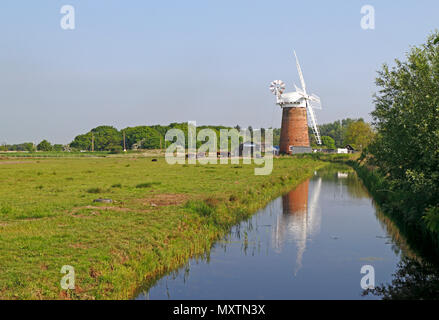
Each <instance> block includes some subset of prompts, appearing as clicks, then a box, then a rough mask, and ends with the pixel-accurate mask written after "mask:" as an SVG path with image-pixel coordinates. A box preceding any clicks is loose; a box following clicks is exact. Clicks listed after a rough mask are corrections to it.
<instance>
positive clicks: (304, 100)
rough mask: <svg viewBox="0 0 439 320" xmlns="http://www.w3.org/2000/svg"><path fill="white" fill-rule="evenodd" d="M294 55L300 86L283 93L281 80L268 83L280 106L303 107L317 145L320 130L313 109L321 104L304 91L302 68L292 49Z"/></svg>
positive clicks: (312, 95) (320, 140)
mask: <svg viewBox="0 0 439 320" xmlns="http://www.w3.org/2000/svg"><path fill="white" fill-rule="evenodd" d="M294 56H295V57H296V66H297V72H298V73H299V78H300V83H301V85H302V88H298V87H297V86H296V85H294V87H295V89H296V91H295V92H287V93H283V91H284V90H285V83H284V82H283V81H281V80H275V81H273V82H272V83H271V84H270V90H271V92H272V93H273V94H274V95H275V96H276V100H277V101H276V103H277V104H278V105H280V106H281V107H282V108H284V107H288V108H290V107H305V108H306V109H307V112H308V119H309V122H310V126H311V129H312V131H313V133H314V137H315V139H316V141H317V144H318V145H321V144H322V139H321V137H320V131H319V128H318V125H317V119H316V115H315V113H314V108H315V109H321V108H322V104H321V101H320V98H319V97H318V96H316V95H315V94H311V95H308V93H307V92H306V84H305V79H304V77H303V73H302V68H301V67H300V63H299V59H298V58H297V54H296V51H294Z"/></svg>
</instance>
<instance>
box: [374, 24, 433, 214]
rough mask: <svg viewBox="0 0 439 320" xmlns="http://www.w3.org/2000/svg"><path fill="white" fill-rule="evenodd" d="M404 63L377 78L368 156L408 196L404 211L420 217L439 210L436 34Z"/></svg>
mask: <svg viewBox="0 0 439 320" xmlns="http://www.w3.org/2000/svg"><path fill="white" fill-rule="evenodd" d="M406 59H407V60H406V61H400V60H395V66H394V67H392V68H390V67H389V66H388V65H384V66H383V67H382V70H381V71H380V72H379V75H378V78H377V80H376V84H377V85H378V87H379V88H380V89H379V92H378V93H377V94H376V95H375V110H374V111H373V112H372V116H373V120H374V124H375V127H376V128H377V133H378V134H377V139H375V141H374V142H373V143H372V145H371V146H370V147H369V151H370V153H371V154H372V155H373V160H374V163H375V164H376V165H377V166H379V167H380V169H381V170H382V172H383V173H384V175H385V176H386V177H387V179H388V180H390V181H391V182H392V187H393V189H394V190H401V191H404V192H405V193H406V194H407V198H406V201H404V203H403V204H404V206H405V211H407V212H409V211H410V209H412V212H415V213H416V212H420V213H419V214H423V209H424V208H427V207H437V206H438V204H439V198H438V194H439V90H438V88H439V33H438V32H436V33H434V34H432V35H431V36H430V37H428V39H427V41H426V43H425V44H423V45H421V46H419V47H413V48H412V49H411V50H410V52H409V53H408V54H407V55H406ZM431 210H433V209H430V211H431ZM431 212H434V210H433V211H431Z"/></svg>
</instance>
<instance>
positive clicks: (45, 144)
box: [37, 140, 53, 151]
mask: <svg viewBox="0 0 439 320" xmlns="http://www.w3.org/2000/svg"><path fill="white" fill-rule="evenodd" d="M37 150H38V151H52V150H53V146H52V144H51V143H50V142H49V141H47V140H43V141H41V142H40V143H39V144H38V145H37Z"/></svg>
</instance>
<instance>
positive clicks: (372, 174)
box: [348, 161, 439, 264]
mask: <svg viewBox="0 0 439 320" xmlns="http://www.w3.org/2000/svg"><path fill="white" fill-rule="evenodd" d="M348 164H349V165H351V166H352V167H353V168H354V169H355V171H356V172H357V174H358V176H359V177H360V178H361V180H362V181H363V183H364V185H365V186H366V188H367V189H368V190H369V192H370V193H371V194H372V196H373V198H374V200H375V201H376V202H377V203H378V204H379V206H380V208H381V209H382V211H383V212H384V213H385V214H386V215H387V216H388V217H390V218H391V219H392V221H393V222H394V223H395V224H396V225H397V227H398V228H399V230H400V232H401V233H402V234H403V235H404V237H405V238H406V239H407V241H408V242H409V243H410V246H411V247H412V249H413V250H415V251H416V252H417V253H419V254H420V255H421V256H422V257H424V258H425V259H426V260H427V261H429V262H433V263H435V264H438V263H439V235H438V234H437V232H432V231H431V230H430V228H429V227H428V224H427V222H426V221H425V218H424V217H425V215H426V210H425V208H416V207H407V206H406V205H405V202H406V201H407V199H408V198H409V197H410V195H409V194H407V193H406V192H404V191H403V190H397V189H394V188H392V185H391V182H390V181H388V180H387V179H385V177H384V176H383V175H382V174H380V172H379V170H374V169H373V168H370V167H368V166H367V165H365V164H360V163H359V162H357V161H349V162H348Z"/></svg>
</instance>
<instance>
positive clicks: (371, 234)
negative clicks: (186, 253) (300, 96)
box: [138, 166, 438, 299]
mask: <svg viewBox="0 0 439 320" xmlns="http://www.w3.org/2000/svg"><path fill="white" fill-rule="evenodd" d="M365 261H367V262H365ZM398 263H399V264H398ZM364 264H372V265H374V266H375V267H376V270H379V272H377V273H376V276H377V279H376V283H377V284H379V283H386V282H387V283H388V282H389V281H390V282H391V284H389V285H387V286H386V287H384V286H381V287H378V288H377V290H375V291H369V292H366V293H364V292H363V290H362V289H361V287H360V285H359V284H360V279H361V274H360V268H361V266H362V265H364ZM419 266H420V261H419V260H417V257H416V256H415V255H414V254H413V253H412V252H411V250H410V248H409V246H408V245H407V243H406V242H405V240H404V238H403V237H401V235H400V233H399V231H398V229H397V228H396V227H395V226H394V224H393V223H392V222H391V221H390V220H389V219H388V218H386V217H385V216H384V215H383V214H382V213H381V212H380V211H379V210H378V209H377V208H376V207H375V206H374V203H373V201H372V199H371V197H370V196H369V194H368V193H367V191H366V189H365V188H364V186H363V185H362V183H361V181H360V180H359V179H358V177H357V176H356V174H355V173H354V172H353V171H352V170H351V169H349V168H346V167H339V166H331V167H329V168H326V169H324V170H321V171H319V172H318V173H315V175H314V176H313V177H312V178H310V179H308V180H306V181H304V182H303V183H302V184H300V185H299V186H298V187H297V188H295V189H294V190H291V191H290V192H288V193H287V194H285V195H284V196H282V197H279V198H278V199H276V200H274V201H272V202H271V203H270V204H268V205H267V207H266V208H264V209H262V210H260V211H259V212H258V213H256V214H255V215H254V216H252V217H251V218H250V219H249V220H248V221H245V222H242V223H240V224H239V225H237V226H235V227H233V228H232V230H231V232H230V233H229V234H228V235H227V236H226V237H224V238H223V239H222V240H220V241H218V242H217V243H216V244H215V245H214V246H213V247H212V249H211V250H210V252H206V255H205V256H203V257H200V258H198V259H192V260H191V261H190V262H189V263H188V264H187V265H186V266H185V267H184V268H182V269H180V271H177V272H173V273H171V274H170V275H168V276H165V277H163V278H162V279H161V280H159V281H158V282H157V283H154V285H152V287H150V286H148V287H149V288H150V289H147V290H145V293H143V294H140V295H139V297H138V298H140V299H145V298H151V299H171V298H172V299H262V298H275V299H327V298H330V299H358V298H361V295H362V293H363V298H377V297H382V298H392V297H399V296H401V295H402V293H403V292H404V290H408V289H407V286H404V284H401V279H406V278H409V279H411V282H412V284H411V286H413V287H414V288H416V287H418V288H420V287H422V283H423V281H425V280H426V279H430V278H431V279H436V280H437V279H438V277H437V276H431V272H430V271H431V269H425V268H424V269H419ZM395 270H396V273H395ZM435 270H437V269H435ZM429 272H430V273H429ZM392 273H395V275H394V276H392ZM428 275H430V278H429V276H428ZM418 280H419V281H418ZM436 280H434V281H436ZM416 281H418V284H417V285H413V282H416ZM434 281H433V282H434ZM436 282H437V281H436ZM434 283H435V282H434ZM411 294H412V295H413V296H416V294H417V293H413V292H412V293H411ZM419 294H420V295H423V296H427V293H425V292H424V293H419Z"/></svg>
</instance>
